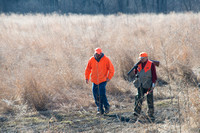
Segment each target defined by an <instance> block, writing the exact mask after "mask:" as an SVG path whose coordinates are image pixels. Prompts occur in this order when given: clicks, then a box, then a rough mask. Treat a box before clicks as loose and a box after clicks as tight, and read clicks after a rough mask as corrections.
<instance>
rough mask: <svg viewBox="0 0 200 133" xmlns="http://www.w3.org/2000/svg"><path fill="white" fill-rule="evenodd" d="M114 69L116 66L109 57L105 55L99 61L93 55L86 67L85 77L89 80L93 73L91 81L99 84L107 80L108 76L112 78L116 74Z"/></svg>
mask: <svg viewBox="0 0 200 133" xmlns="http://www.w3.org/2000/svg"><path fill="white" fill-rule="evenodd" d="M114 71H115V70H114V66H113V64H112V63H111V61H110V59H109V58H108V57H106V56H105V55H103V57H102V58H101V59H100V61H99V62H98V61H97V60H96V59H95V57H94V56H93V57H91V58H90V60H89V61H88V64H87V67H86V69H85V79H87V80H89V79H90V74H91V82H93V83H95V84H97V85H98V84H100V83H102V82H105V81H106V79H107V78H108V79H111V78H112V77H113V75H114Z"/></svg>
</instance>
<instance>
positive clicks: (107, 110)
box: [105, 106, 110, 114]
mask: <svg viewBox="0 0 200 133" xmlns="http://www.w3.org/2000/svg"><path fill="white" fill-rule="evenodd" d="M109 112H110V106H107V107H105V114H108V113H109Z"/></svg>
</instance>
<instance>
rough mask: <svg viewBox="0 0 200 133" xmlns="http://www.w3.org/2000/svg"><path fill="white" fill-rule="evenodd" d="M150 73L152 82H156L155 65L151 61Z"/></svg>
mask: <svg viewBox="0 0 200 133" xmlns="http://www.w3.org/2000/svg"><path fill="white" fill-rule="evenodd" d="M151 73H152V82H153V83H156V80H157V74H156V67H155V64H153V63H152V66H151Z"/></svg>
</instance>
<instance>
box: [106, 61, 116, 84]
mask: <svg viewBox="0 0 200 133" xmlns="http://www.w3.org/2000/svg"><path fill="white" fill-rule="evenodd" d="M108 71H109V74H108V78H107V81H110V80H111V79H112V77H113V76H114V73H115V69H114V66H113V64H112V62H111V61H110V59H109V58H108Z"/></svg>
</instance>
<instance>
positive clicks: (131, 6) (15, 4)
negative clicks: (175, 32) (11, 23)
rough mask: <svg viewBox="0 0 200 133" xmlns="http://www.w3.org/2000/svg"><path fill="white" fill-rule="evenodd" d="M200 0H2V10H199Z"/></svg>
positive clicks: (72, 11)
mask: <svg viewBox="0 0 200 133" xmlns="http://www.w3.org/2000/svg"><path fill="white" fill-rule="evenodd" d="M199 10H200V0H0V12H1V13H2V12H3V13H12V12H14V13H52V12H58V13H66V14H67V13H78V14H114V13H169V12H188V11H191V12H199Z"/></svg>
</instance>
